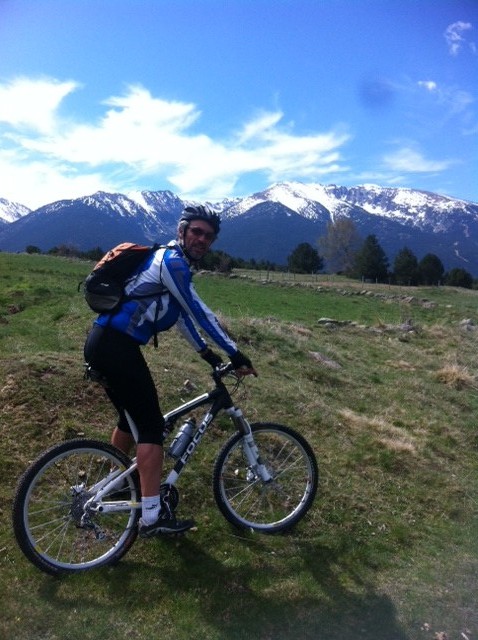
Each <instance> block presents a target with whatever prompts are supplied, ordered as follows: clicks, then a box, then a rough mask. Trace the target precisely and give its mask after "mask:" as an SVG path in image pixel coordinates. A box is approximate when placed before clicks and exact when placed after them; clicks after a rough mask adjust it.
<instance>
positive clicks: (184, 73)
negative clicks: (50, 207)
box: [0, 0, 478, 208]
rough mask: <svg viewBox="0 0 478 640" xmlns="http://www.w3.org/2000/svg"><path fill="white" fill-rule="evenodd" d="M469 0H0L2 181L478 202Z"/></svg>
mask: <svg viewBox="0 0 478 640" xmlns="http://www.w3.org/2000/svg"><path fill="white" fill-rule="evenodd" d="M477 98H478V2H477V0H315V1H314V0H0V197H3V198H6V199H8V200H12V201H15V202H20V203H22V204H25V205H27V206H29V207H31V208H36V207H38V206H41V205H43V204H47V203H49V202H52V201H55V200H59V199H63V198H75V197H78V196H81V195H88V194H90V193H93V192H95V191H97V190H104V191H113V192H116V191H118V192H122V193H127V192H128V191H131V190H138V189H139V190H144V189H147V190H159V189H170V190H171V191H173V192H174V193H176V194H178V195H180V196H182V197H186V198H194V199H198V200H220V199H222V198H225V197H231V196H243V195H249V194H251V193H254V192H255V191H260V190H262V189H264V188H266V187H267V186H269V185H270V184H272V183H274V182H280V181H285V180H294V181H301V182H305V183H321V184H338V185H344V186H351V185H357V184H370V183H373V184H378V185H381V186H403V187H411V188H416V189H424V190H429V191H434V192H437V193H443V194H446V195H450V196H453V197H457V198H462V199H465V200H472V201H474V202H478V170H477V164H478V162H477V161H478V153H477V150H478V104H477Z"/></svg>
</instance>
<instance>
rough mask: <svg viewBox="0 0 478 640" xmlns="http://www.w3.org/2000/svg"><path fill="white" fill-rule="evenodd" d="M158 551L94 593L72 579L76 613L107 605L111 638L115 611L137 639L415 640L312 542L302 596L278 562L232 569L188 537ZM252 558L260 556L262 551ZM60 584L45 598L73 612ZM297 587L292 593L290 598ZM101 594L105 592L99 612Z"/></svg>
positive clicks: (306, 550)
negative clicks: (148, 614)
mask: <svg viewBox="0 0 478 640" xmlns="http://www.w3.org/2000/svg"><path fill="white" fill-rule="evenodd" d="M150 544H151V541H150ZM246 544H247V543H246ZM158 546H160V556H159V560H160V562H159V563H158V564H160V565H161V566H152V565H151V564H146V563H145V562H144V561H142V562H138V561H135V560H133V561H130V560H127V561H123V562H121V563H120V564H118V565H117V566H116V567H114V568H109V569H104V570H99V571H97V572H92V573H91V574H88V578H90V577H91V579H92V580H93V582H94V586H93V590H92V591H91V588H92V584H91V582H90V580H89V579H87V580H86V581H85V580H84V579H85V578H86V575H85V574H83V576H78V575H77V576H74V577H73V583H74V585H73V584H71V583H70V584H71V586H72V587H73V590H74V592H75V594H76V599H75V606H76V607H79V608H81V607H82V606H85V607H87V608H88V607H89V608H90V609H92V611H91V615H95V616H96V615H97V614H98V608H99V607H100V608H101V609H102V612H103V616H104V618H103V619H104V620H105V621H106V620H109V622H108V625H107V627H106V626H105V629H106V628H108V629H109V631H110V632H112V631H113V628H112V627H117V626H118V625H119V622H117V621H118V616H119V613H118V612H120V611H121V612H123V614H124V616H125V617H129V621H130V623H131V627H130V628H129V629H128V637H130V638H142V637H151V632H154V633H158V634H160V633H161V631H162V628H163V626H164V625H165V624H169V625H172V627H171V626H170V629H169V632H173V633H171V634H170V635H168V633H163V634H162V636H161V637H163V638H170V637H171V638H172V637H177V638H195V637H198V638H199V637H201V638H204V639H206V638H220V639H221V640H223V639H224V640H272V638H273V639H274V640H295V639H297V640H319V639H320V640H357V639H358V638H363V639H364V640H365V639H366V640H409V636H408V635H407V634H406V633H405V631H404V630H403V629H402V628H401V627H400V625H399V623H398V621H397V616H396V611H395V608H394V605H393V603H392V601H391V600H390V599H389V598H388V597H387V596H385V595H383V594H380V593H377V592H376V590H375V589H374V587H373V585H372V584H371V583H370V581H369V580H366V579H364V578H363V576H360V575H357V573H356V572H354V571H353V570H352V569H350V567H348V566H346V564H344V562H343V561H342V560H341V558H340V557H339V555H338V554H337V553H335V552H334V551H331V550H330V549H328V548H325V547H321V546H320V545H317V544H315V543H303V544H301V546H300V548H299V549H298V556H297V558H296V561H297V567H298V571H299V572H303V573H304V576H306V583H305V584H304V585H303V588H297V581H296V580H289V581H288V577H289V576H287V574H286V572H285V571H284V568H283V566H281V561H280V557H278V558H273V559H272V561H270V560H269V559H266V560H265V561H264V562H261V563H260V565H259V566H257V567H256V566H255V563H252V565H251V563H250V562H245V563H244V562H242V563H239V565H238V566H232V565H228V563H227V561H222V559H221V560H218V559H217V558H216V557H213V556H212V555H211V554H209V553H207V552H205V551H204V549H203V547H202V546H200V545H198V544H197V543H196V542H195V541H193V540H191V539H189V538H186V539H183V540H181V542H180V543H177V542H175V541H168V540H161V541H160V542H159V543H158ZM168 547H169V548H168ZM254 550H255V553H256V555H257V544H256V545H255V548H254ZM269 557H270V554H269ZM165 559H166V560H165ZM231 561H232V562H234V558H231ZM367 573H369V572H368V570H364V574H367ZM93 576H95V577H94V578H93ZM295 577H296V576H294V578H295ZM70 580H71V579H67V580H66V583H68V582H69V581H70ZM62 582H63V581H50V580H48V582H44V583H43V586H42V587H40V591H41V597H42V598H44V599H47V600H49V601H50V602H51V601H52V600H53V601H56V605H57V606H59V607H65V608H66V609H68V608H70V606H72V605H73V602H71V603H70V604H69V603H68V597H67V596H66V594H65V593H63V590H62V588H61V587H60V588H59V585H60V584H61V583H62ZM82 582H83V584H82ZM88 583H90V584H89V585H88ZM80 585H81V586H80ZM291 585H295V586H293V591H292V590H291ZM81 592H82V593H83V594H84V602H82V595H81ZM95 592H96V594H98V592H99V593H102V594H103V598H102V601H101V603H100V602H98V603H97V604H96V605H95V604H94V601H93V599H94V594H95ZM108 603H109V604H108ZM93 610H96V613H94V614H93ZM145 611H146V612H147V611H151V613H152V614H153V617H152V620H151V619H150V620H149V622H148V621H145V619H144V616H145V615H146V614H145ZM154 615H156V618H154ZM135 618H136V620H137V621H139V620H140V621H142V625H143V626H142V629H143V631H145V632H146V634H147V636H142V635H141V634H140V633H139V632H138V627H137V626H136V625H135V623H134V622H133V621H134V620H135ZM115 621H116V622H115ZM167 621H168V622H167ZM188 625H189V626H188ZM173 627H174V629H173ZM123 629H124V625H123ZM97 632H98V629H97ZM136 634H138V635H136ZM195 634H197V635H195ZM88 637H89V636H88ZM92 637H95V638H96V637H97V636H96V635H95V636H92ZM98 637H100V636H98ZM158 637H159V635H158Z"/></svg>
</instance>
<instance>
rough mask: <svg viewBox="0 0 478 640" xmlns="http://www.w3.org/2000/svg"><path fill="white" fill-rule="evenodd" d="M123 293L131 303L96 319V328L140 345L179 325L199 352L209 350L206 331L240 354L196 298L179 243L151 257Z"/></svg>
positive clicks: (212, 315) (182, 332) (222, 346)
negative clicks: (112, 330) (127, 337)
mask: <svg viewBox="0 0 478 640" xmlns="http://www.w3.org/2000/svg"><path fill="white" fill-rule="evenodd" d="M125 293H126V295H127V296H128V298H129V299H128V300H127V301H125V302H124V303H123V304H122V305H121V307H120V308H119V310H118V311H116V312H115V313H114V314H112V315H111V314H101V315H100V316H98V318H97V320H96V323H97V324H99V325H100V326H103V327H106V326H108V327H111V328H113V329H115V330H117V331H120V332H122V333H125V334H127V335H129V336H131V337H132V338H134V339H135V340H136V341H137V342H138V343H140V344H146V343H147V342H149V340H150V339H151V337H152V336H153V335H155V334H157V333H161V332H162V331H167V330H168V329H170V328H171V327H173V326H174V325H176V327H177V328H178V330H179V331H180V333H181V334H182V335H183V336H184V337H185V338H186V339H187V341H188V342H189V343H190V344H191V345H192V347H193V348H194V349H196V351H202V350H203V349H205V348H206V347H207V344H206V342H205V341H204V339H203V338H202V336H201V334H200V333H199V331H200V330H201V329H202V330H203V331H204V332H205V333H206V334H207V335H208V336H209V337H210V338H211V339H212V340H213V341H214V342H215V343H216V344H217V345H218V346H219V347H220V348H221V349H223V350H224V351H225V352H226V353H227V355H229V356H232V355H234V354H235V353H236V352H237V346H236V344H235V342H233V340H231V338H230V337H229V336H228V335H227V333H226V332H225V331H224V330H223V329H222V328H221V326H220V324H219V322H218V320H217V318H216V316H215V315H214V313H213V312H212V311H211V310H210V309H209V307H207V306H206V305H205V304H204V302H203V301H202V300H201V298H200V297H199V296H198V295H197V293H196V291H195V289H194V285H193V282H192V273H191V269H190V267H189V264H188V262H187V259H186V257H185V255H184V253H183V251H182V249H181V247H180V246H179V245H178V244H177V243H175V242H170V243H169V244H168V245H167V246H166V247H161V248H160V249H158V250H157V251H156V252H155V253H154V254H152V256H151V257H150V258H149V259H148V260H147V261H146V263H145V264H143V265H142V266H141V267H139V269H138V272H137V274H135V276H134V277H133V278H132V279H131V280H130V281H129V283H128V284H127V286H126V288H125ZM135 295H136V296H138V298H136V299H135Z"/></svg>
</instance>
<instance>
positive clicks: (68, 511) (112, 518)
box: [13, 439, 140, 575]
mask: <svg viewBox="0 0 478 640" xmlns="http://www.w3.org/2000/svg"><path fill="white" fill-rule="evenodd" d="M130 464H131V461H130V459H129V458H128V456H126V455H125V454H123V453H122V452H121V451H118V449H116V448H115V447H113V446H111V445H109V444H107V443H104V442H100V441H96V440H86V439H85V440H71V441H67V442H63V443H62V444H59V445H56V446H54V447H52V448H51V449H49V450H48V451H46V452H45V453H44V454H42V455H41V456H40V457H39V458H38V459H37V460H36V461H35V462H33V463H32V464H31V465H30V467H29V468H28V469H27V470H26V471H25V473H24V474H23V476H22V477H21V478H20V480H19V482H18V486H17V490H16V494H15V498H14V502H13V530H14V533H15V537H16V539H17V542H18V545H19V547H20V549H21V550H22V551H23V553H24V554H25V556H26V557H27V558H28V560H30V562H32V563H33V564H34V565H35V566H36V567H38V568H39V569H41V570H42V571H46V572H47V573H50V574H53V575H57V574H61V573H71V572H75V571H85V570H87V569H92V568H94V567H100V566H103V565H106V564H112V563H115V562H117V561H118V560H119V559H120V558H121V557H122V556H123V555H124V554H125V553H126V552H127V551H128V550H129V548H130V547H131V545H132V544H133V542H134V541H135V539H136V536H137V532H138V529H137V523H138V519H139V511H140V510H138V508H137V507H138V501H139V500H140V489H139V478H138V475H137V473H136V471H133V472H132V474H131V475H129V476H127V477H125V479H124V480H123V484H122V486H121V487H120V490H119V492H118V490H117V491H116V492H114V491H112V492H111V493H110V494H109V495H107V496H105V498H104V500H105V501H107V502H109V503H110V505H111V504H116V506H119V508H118V510H113V509H111V510H108V511H106V510H105V511H104V512H103V511H102V510H101V509H98V508H97V505H95V504H94V502H91V501H90V503H88V501H89V500H90V498H91V497H92V496H94V494H95V492H96V490H97V488H98V486H99V483H101V481H102V480H104V479H105V478H106V477H107V476H108V475H109V474H111V472H112V471H115V470H121V471H124V470H125V469H127V468H128V466H129V465H130ZM87 503H88V504H87ZM118 503H121V504H119V505H118Z"/></svg>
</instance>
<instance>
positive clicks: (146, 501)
mask: <svg viewBox="0 0 478 640" xmlns="http://www.w3.org/2000/svg"><path fill="white" fill-rule="evenodd" d="M160 508H161V502H160V500H159V496H146V497H142V498H141V518H142V520H143V522H144V524H153V522H156V520H157V519H158V516H159V511H160Z"/></svg>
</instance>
